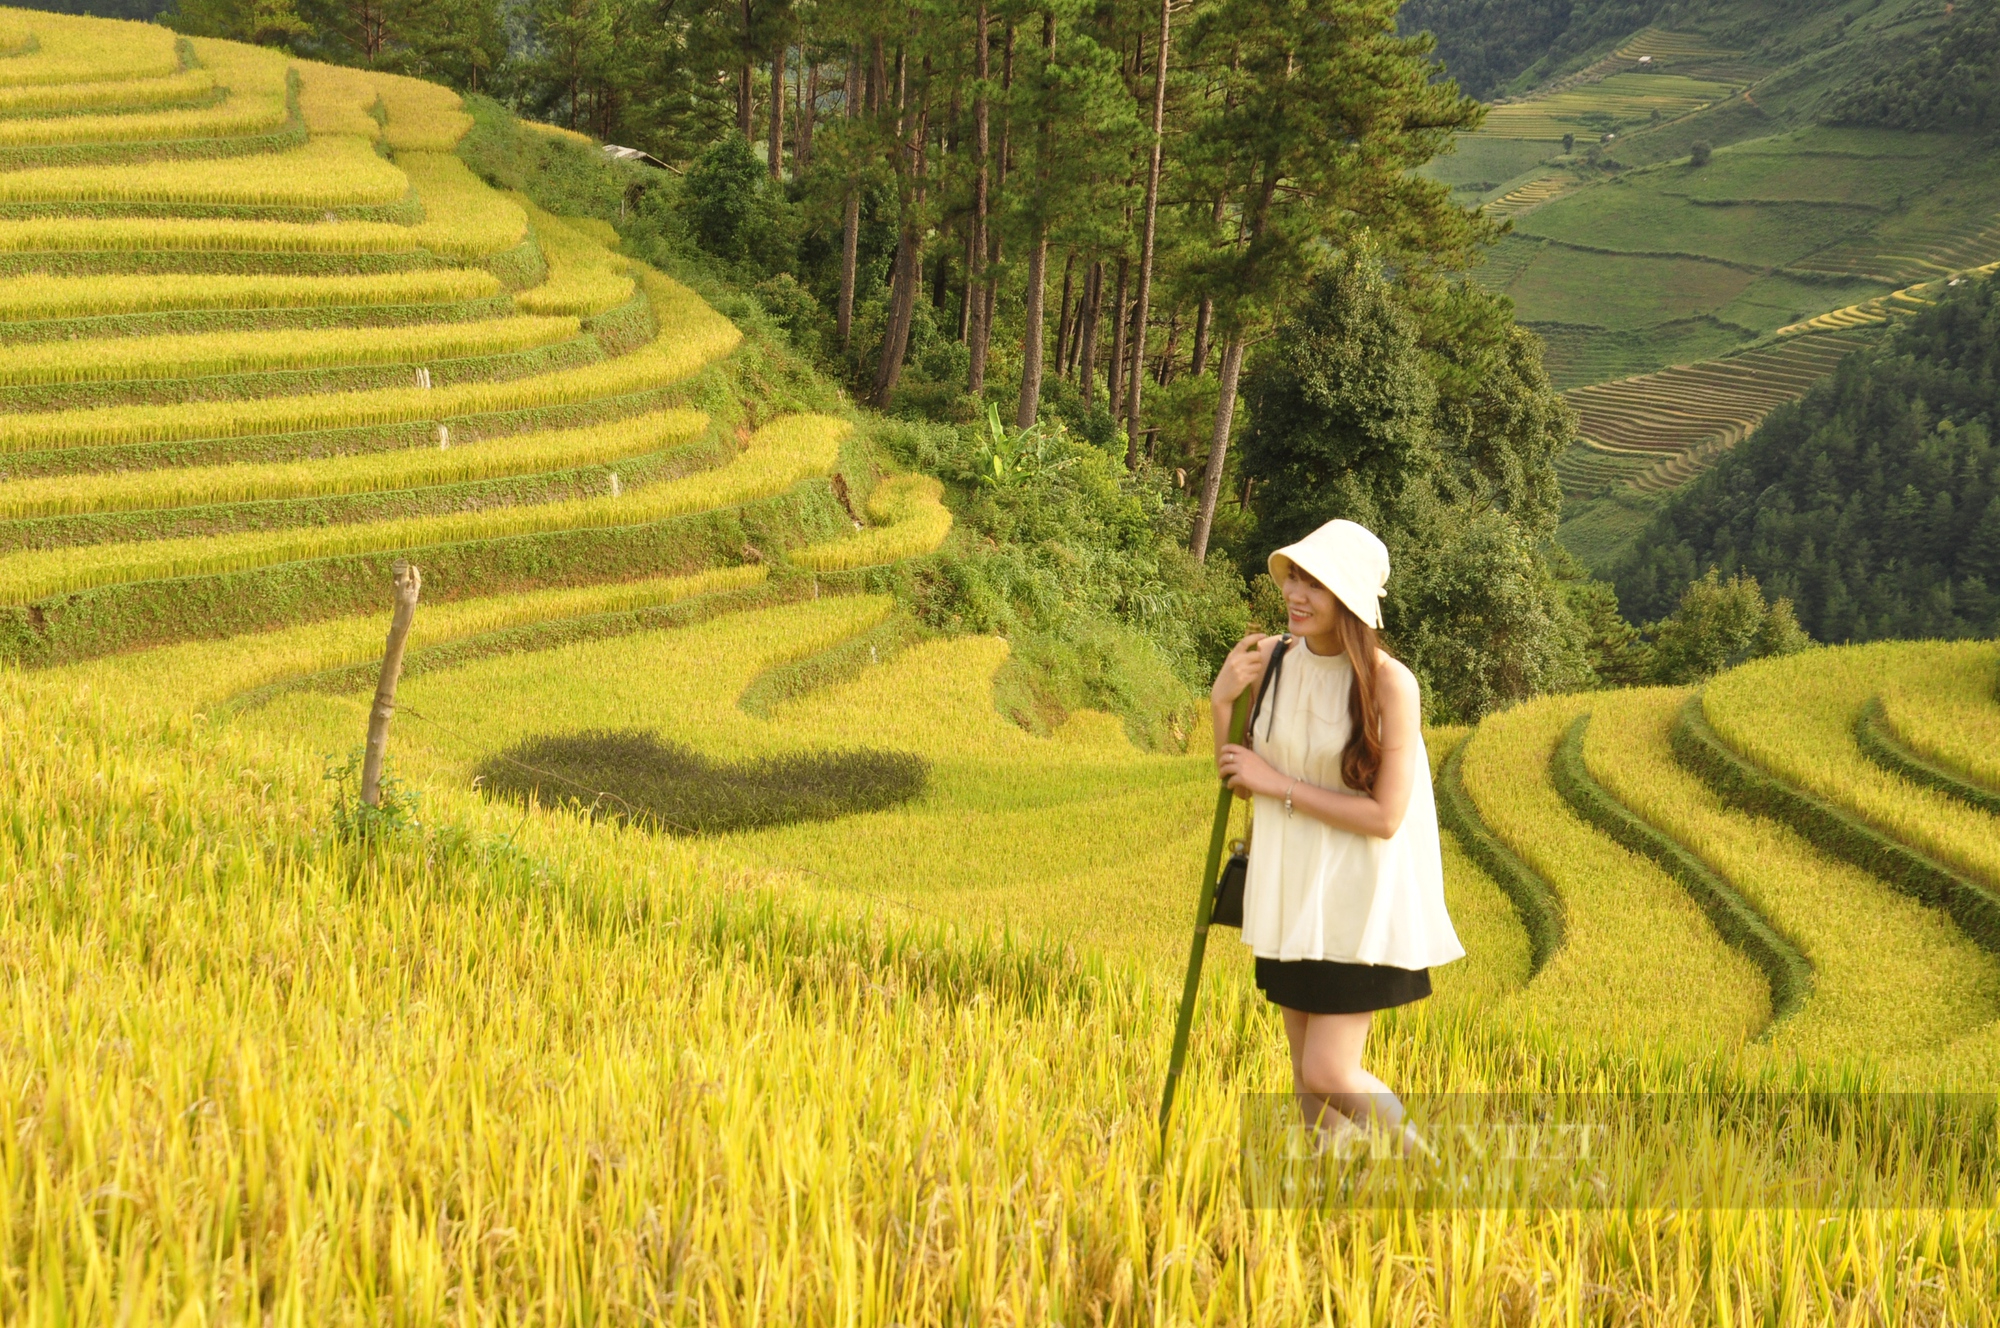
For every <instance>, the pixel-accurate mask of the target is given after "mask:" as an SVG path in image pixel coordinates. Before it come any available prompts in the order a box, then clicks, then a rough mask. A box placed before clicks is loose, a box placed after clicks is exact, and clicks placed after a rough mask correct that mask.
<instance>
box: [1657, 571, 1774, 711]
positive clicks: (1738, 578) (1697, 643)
mask: <svg viewBox="0 0 2000 1328" xmlns="http://www.w3.org/2000/svg"><path fill="white" fill-rule="evenodd" d="M1810 645H1812V638H1811V637H1809V636H1807V635H1806V634H1805V631H1804V630H1803V629H1802V628H1801V627H1800V626H1799V622H1798V619H1797V618H1796V617H1795V616H1794V615H1793V613H1792V602H1791V601H1790V600H1787V599H1780V600H1777V601H1776V602H1774V603H1766V602H1765V599H1764V592H1763V589H1762V587H1760V586H1759V585H1758V584H1757V578H1756V577H1754V576H1749V575H1747V574H1745V573H1742V572H1738V573H1737V574H1736V575H1735V576H1732V577H1730V578H1729V579H1728V580H1727V581H1724V580H1723V579H1722V577H1721V574H1720V573H1718V572H1717V571H1716V570H1715V569H1714V568H1712V567H1711V568H1709V570H1708V572H1707V573H1706V574H1705V575H1703V577H1702V578H1701V580H1699V581H1697V582H1695V583H1694V584H1693V585H1691V586H1689V587H1688V588H1687V591H1686V592H1685V593H1684V594H1683V595H1682V596H1681V602H1680V606H1679V607H1678V608H1676V609H1675V610H1674V612H1673V615H1672V616H1671V617H1669V618H1668V619H1667V620H1666V621H1665V622H1662V623H1661V624H1660V625H1659V626H1658V627H1657V628H1656V629H1655V632H1654V652H1655V657H1654V666H1653V672H1654V676H1655V678H1656V679H1657V680H1658V681H1660V682H1664V683H1690V682H1699V681H1701V680H1702V679H1703V678H1709V677H1713V676H1714V675H1716V674H1718V673H1720V672H1722V671H1723V670H1724V669H1727V668H1734V667H1735V666H1736V665H1738V664H1741V663H1743V662H1744V661H1745V660H1751V659H1762V658H1764V657H1765V656H1767V655H1792V654H1796V653H1798V652H1799V651H1801V650H1804V649H1806V648H1807V647H1809V646H1810Z"/></svg>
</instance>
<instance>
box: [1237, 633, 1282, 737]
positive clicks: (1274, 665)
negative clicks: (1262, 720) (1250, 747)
mask: <svg viewBox="0 0 2000 1328" xmlns="http://www.w3.org/2000/svg"><path fill="white" fill-rule="evenodd" d="M1291 647H1292V637H1291V634H1290V633H1289V632H1288V633H1286V634H1285V635H1284V636H1281V637H1279V638H1278V644H1277V645H1275V646H1273V647H1272V648H1271V662H1270V663H1268V664H1266V665H1265V666H1264V680H1263V681H1262V682H1260V683H1258V684H1257V703H1256V704H1255V705H1253V706H1252V707H1250V722H1249V723H1248V724H1246V725H1244V726H1243V738H1244V741H1245V742H1248V741H1250V740H1251V739H1252V738H1254V737H1256V735H1257V716H1258V715H1260V714H1262V713H1263V710H1264V698H1265V697H1267V696H1269V695H1270V694H1271V693H1272V691H1273V690H1275V689H1276V687H1277V685H1278V678H1279V676H1280V675H1281V674H1282V673H1283V672H1284V667H1285V652H1286V651H1287V650H1289V649H1291ZM1277 722H1278V707H1277V704H1276V703H1275V702H1273V703H1272V705H1271V723H1270V724H1266V725H1265V726H1264V736H1265V737H1266V738H1269V737H1270V736H1271V725H1272V724H1276V723H1277Z"/></svg>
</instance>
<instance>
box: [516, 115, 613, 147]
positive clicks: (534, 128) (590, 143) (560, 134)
mask: <svg viewBox="0 0 2000 1328" xmlns="http://www.w3.org/2000/svg"><path fill="white" fill-rule="evenodd" d="M515 123H516V124H517V125H519V127H520V128H522V129H525V130H527V131H528V132H529V133H533V134H541V135H544V136H546V137H548V138H559V139H562V140H564V141H565V142H569V143H576V144H579V145H581V146H583V147H587V148H594V147H596V146H597V140H596V139H594V138H592V137H591V136H590V135H589V134H580V133H578V132H577V131H576V130H574V129H565V128H564V127H563V126H561V125H555V124H548V123H546V122H545V121H542V120H518V121H516V122H515Z"/></svg>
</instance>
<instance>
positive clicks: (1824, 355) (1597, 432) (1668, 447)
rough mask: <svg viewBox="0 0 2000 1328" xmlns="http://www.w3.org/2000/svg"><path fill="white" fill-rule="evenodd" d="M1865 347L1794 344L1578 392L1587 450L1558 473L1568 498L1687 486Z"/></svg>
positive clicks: (1822, 340) (1830, 339)
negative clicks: (1623, 488)
mask: <svg viewBox="0 0 2000 1328" xmlns="http://www.w3.org/2000/svg"><path fill="white" fill-rule="evenodd" d="M1857 345H1858V343H1857V342H1856V341H1855V340H1853V339H1852V338H1851V337H1848V336H1843V335H1840V334H1838V333H1834V332H1827V333H1821V334H1818V335H1813V336H1801V337H1794V338H1792V339H1790V340H1788V341H1783V342H1780V343H1778V344H1777V345H1774V346H1769V347H1764V348H1760V349H1757V350H1751V351H1745V352H1743V353H1742V354H1740V355H1733V356H1730V357H1728V358H1726V359H1721V360H1707V361H1703V362H1701V363H1699V364H1692V365H1683V366H1677V367H1675V368H1672V369H1663V370H1661V371H1660V372H1658V373H1650V374H1640V375H1638V376H1636V377H1632V378H1623V379H1619V380H1618V381H1616V382H1611V383H1603V384H1599V385H1596V386H1592V387H1579V388H1572V389H1570V390H1569V391H1568V392H1566V393H1564V397H1565V398H1566V399H1567V400H1568V401H1569V403H1570V404H1571V405H1572V406H1574V407H1575V408H1576V411H1577V415H1578V418H1579V424H1580V427H1579V429H1578V433H1579V436H1580V439H1581V442H1580V443H1579V444H1578V445H1577V446H1574V447H1572V448H1571V449H1570V451H1569V452H1568V453H1566V454H1565V455H1564V456H1563V457H1562V459H1561V460H1560V461H1559V463H1558V466H1559V469H1560V472H1561V474H1562V477H1563V483H1564V485H1565V487H1566V488H1571V486H1574V488H1573V490H1572V491H1576V492H1582V491H1586V486H1594V487H1601V486H1602V485H1604V484H1606V483H1613V482H1620V483H1627V484H1630V485H1632V486H1633V487H1635V488H1637V489H1640V490H1641V491H1654V490H1660V489H1669V488H1673V487H1675V486H1676V485H1680V484H1684V483H1686V482H1687V481H1688V480H1689V479H1691V478H1693V477H1694V476H1695V475H1696V474H1697V473H1699V471H1700V470H1701V469H1702V468H1703V467H1704V466H1706V465H1707V464H1708V463H1709V462H1710V461H1712V460H1713V459H1714V458H1715V457H1716V456H1717V455H1719V454H1720V453H1721V452H1723V451H1726V450H1727V449H1729V448H1731V447H1734V446H1735V445H1736V444H1737V443H1738V442H1740V441H1741V440H1742V439H1744V438H1745V437H1747V436H1748V435H1749V433H1750V431H1751V430H1752V429H1754V428H1756V427H1757V424H1758V422H1759V421H1761V420H1762V419H1763V418H1764V416H1766V415H1767V414H1769V413H1770V412H1771V410H1772V408H1773V407H1775V406H1777V405H1779V404H1781V403H1782V402H1786V401H1791V400H1796V399H1797V398H1798V397H1801V396H1803V395H1805V392H1806V390H1807V389H1808V388H1810V387H1811V386H1812V385H1813V384H1814V383H1816V382H1818V381H1819V380H1820V379H1821V378H1823V377H1825V376H1826V375H1827V374H1828V373H1831V372H1832V371H1833V367H1834V366H1835V365H1836V364H1838V363H1839V362H1840V360H1841V359H1842V357H1844V356H1846V355H1847V354H1848V353H1850V352H1851V351H1853V350H1854V349H1855V348H1856V346H1857Z"/></svg>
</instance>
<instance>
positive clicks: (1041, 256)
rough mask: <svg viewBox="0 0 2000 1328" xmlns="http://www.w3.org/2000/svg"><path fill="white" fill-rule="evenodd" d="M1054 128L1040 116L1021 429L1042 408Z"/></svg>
mask: <svg viewBox="0 0 2000 1328" xmlns="http://www.w3.org/2000/svg"><path fill="white" fill-rule="evenodd" d="M1042 49H1043V50H1044V51H1045V52H1047V55H1048V59H1049V60H1050V62H1053V61H1054V60H1055V54H1056V16H1055V14H1054V13H1053V12H1051V13H1047V14H1044V15H1042ZM1053 133H1054V126H1052V125H1051V124H1050V123H1049V119H1048V116H1046V115H1044V116H1043V117H1042V123H1041V126H1040V135H1041V148H1040V153H1039V155H1040V158H1041V162H1040V164H1038V165H1037V167H1036V171H1035V173H1036V175H1037V177H1039V178H1037V179H1036V181H1035V190H1036V194H1037V197H1036V199H1035V210H1036V213H1037V215H1036V218H1035V230H1034V235H1035V242H1034V247H1033V248H1031V249H1030V250H1029V251H1028V298H1027V307H1026V309H1025V310H1023V314H1024V317H1025V320H1026V322H1027V328H1026V329H1025V330H1024V331H1023V332H1022V334H1021V404H1020V407H1019V409H1017V410H1016V411H1015V412H1014V427H1015V428H1017V429H1025V428H1027V427H1028V426H1029V425H1031V424H1033V423H1034V422H1035V417H1036V416H1038V415H1039V414H1041V409H1042V349H1043V348H1042V341H1043V338H1044V337H1045V335H1046V332H1047V329H1046V327H1045V326H1044V323H1045V319H1044V316H1043V315H1044V308H1045V306H1046V305H1047V303H1048V292H1047V291H1046V290H1045V289H1044V287H1046V286H1047V285H1048V275H1049V223H1048V220H1047V216H1046V213H1047V210H1048V189H1049V178H1048V177H1049V173H1048V165H1047V162H1048V156H1049V150H1050V148H1049V143H1050V139H1051V136H1052V135H1053Z"/></svg>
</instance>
